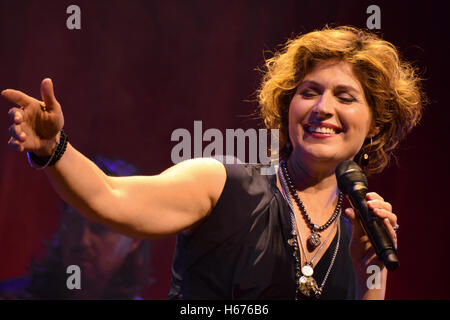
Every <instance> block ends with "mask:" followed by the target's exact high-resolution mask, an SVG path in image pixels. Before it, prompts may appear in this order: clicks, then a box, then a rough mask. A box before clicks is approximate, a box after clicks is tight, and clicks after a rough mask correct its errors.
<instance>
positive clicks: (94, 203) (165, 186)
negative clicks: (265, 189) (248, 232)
mask: <svg viewBox="0 0 450 320" xmlns="http://www.w3.org/2000/svg"><path fill="white" fill-rule="evenodd" d="M2 95H3V96H4V97H5V98H6V99H8V100H10V101H11V102H13V103H15V104H17V105H19V106H20V107H21V108H12V109H11V110H10V111H9V115H10V117H11V119H12V121H13V124H12V125H11V127H10V134H11V139H10V141H9V145H10V147H11V148H13V149H15V150H17V151H19V152H33V153H35V154H37V155H39V156H49V155H51V154H52V152H53V150H54V149H55V147H56V145H57V141H58V138H59V132H60V130H61V129H62V127H63V124H64V118H63V115H62V111H61V106H60V105H59V103H58V102H57V100H56V98H55V96H54V93H53V84H52V82H51V80H50V79H45V80H43V82H42V84H41V96H42V99H43V101H39V100H37V99H34V98H32V97H29V96H27V95H26V94H24V93H22V92H20V91H16V90H11V89H7V90H4V91H3V92H2ZM44 171H45V173H46V175H47V177H48V178H49V180H50V183H51V184H52V186H53V188H54V189H55V190H56V192H57V193H58V194H59V195H60V196H61V198H62V199H64V200H65V201H66V202H67V203H69V204H70V205H71V206H73V207H74V208H75V209H77V210H78V211H79V212H81V213H82V214H83V215H85V216H86V217H87V218H89V219H91V220H94V221H97V222H100V223H104V224H106V225H109V226H110V227H112V228H114V229H116V230H118V231H120V232H122V233H124V234H126V235H129V236H132V237H135V238H155V237H161V236H165V235H170V234H175V233H177V232H180V231H183V230H186V229H189V228H192V227H194V226H195V225H196V224H198V223H199V222H200V221H201V220H202V219H204V218H205V217H206V216H207V215H208V214H209V213H210V212H211V210H212V209H213V208H214V206H215V204H216V202H217V200H218V199H219V197H220V194H221V192H222V190H223V187H224V185H225V180H226V172H225V168H224V166H223V165H222V164H221V163H220V162H219V161H217V160H214V159H192V160H187V161H184V162H182V163H179V164H177V165H175V166H172V167H170V168H169V169H167V170H165V171H164V172H162V173H161V174H158V175H154V176H133V177H109V176H107V175H106V174H104V173H103V171H101V170H100V169H99V168H98V167H97V166H96V165H95V164H94V163H93V162H92V161H90V160H89V159H88V158H86V157H85V156H84V155H82V154H81V153H80V152H79V151H77V150H76V149H75V148H74V147H73V146H72V145H70V144H68V146H67V149H66V151H65V153H64V154H63V156H62V157H61V159H60V160H59V161H58V162H57V163H56V164H55V165H54V166H51V167H47V168H46V169H45V170H44Z"/></svg>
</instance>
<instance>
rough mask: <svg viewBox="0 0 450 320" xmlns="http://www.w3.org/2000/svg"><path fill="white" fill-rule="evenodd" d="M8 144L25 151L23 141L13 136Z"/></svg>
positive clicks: (12, 147) (17, 149) (16, 149)
mask: <svg viewBox="0 0 450 320" xmlns="http://www.w3.org/2000/svg"><path fill="white" fill-rule="evenodd" d="M8 146H9V147H10V148H11V149H13V150H15V151H20V152H22V151H24V147H23V143H22V142H20V141H18V140H16V139H14V138H13V137H11V138H10V139H9V141H8Z"/></svg>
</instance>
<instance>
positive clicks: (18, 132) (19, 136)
mask: <svg viewBox="0 0 450 320" xmlns="http://www.w3.org/2000/svg"><path fill="white" fill-rule="evenodd" d="M9 135H10V136H11V137H12V138H13V139H15V140H18V141H19V142H24V141H25V139H26V137H27V136H26V134H25V132H23V131H22V129H21V128H20V125H16V124H13V125H11V126H10V127H9Z"/></svg>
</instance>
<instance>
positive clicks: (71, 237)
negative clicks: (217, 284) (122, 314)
mask: <svg viewBox="0 0 450 320" xmlns="http://www.w3.org/2000/svg"><path fill="white" fill-rule="evenodd" d="M94 162H95V163H96V164H97V166H98V167H99V168H100V169H102V170H103V171H104V172H105V173H106V174H107V175H109V176H131V175H137V174H138V170H137V168H136V167H135V166H133V165H131V164H129V163H126V162H124V161H121V160H111V159H107V158H104V157H102V156H96V157H95V158H94ZM47 247H48V252H47V254H46V255H45V256H44V257H43V258H42V259H41V261H36V260H34V261H33V262H32V264H31V267H30V272H29V274H27V275H25V276H22V277H19V278H14V279H8V280H4V281H2V282H1V283H0V298H1V299H141V297H140V293H141V291H142V290H143V289H145V288H146V287H147V286H148V285H149V284H150V283H152V278H151V270H150V265H149V256H150V244H149V241H148V240H137V239H132V238H129V237H127V236H124V235H122V234H120V233H118V232H116V231H114V230H112V229H110V228H109V227H107V226H105V225H102V224H99V223H94V222H91V221H89V220H86V219H85V218H84V217H83V216H82V215H80V214H79V213H78V212H77V211H76V210H75V209H74V208H72V207H71V206H69V205H67V204H66V203H62V205H61V222H60V226H59V230H58V231H57V232H56V234H55V235H54V236H53V239H52V241H51V242H50V243H48V244H47ZM70 265H76V266H78V267H79V270H80V289H76V288H73V289H69V288H68V285H67V280H68V278H69V277H70V276H71V274H73V272H71V273H68V272H67V270H68V269H67V268H68V267H69V266H70Z"/></svg>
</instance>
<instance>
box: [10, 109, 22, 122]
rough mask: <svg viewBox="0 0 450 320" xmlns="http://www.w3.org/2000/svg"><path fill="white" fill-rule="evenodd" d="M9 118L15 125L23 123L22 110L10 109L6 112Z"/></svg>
mask: <svg viewBox="0 0 450 320" xmlns="http://www.w3.org/2000/svg"><path fill="white" fill-rule="evenodd" d="M8 115H9V118H10V119H11V120H12V121H14V123H15V124H21V123H22V122H23V117H24V115H23V110H22V109H19V108H11V109H9V111H8Z"/></svg>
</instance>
